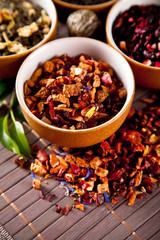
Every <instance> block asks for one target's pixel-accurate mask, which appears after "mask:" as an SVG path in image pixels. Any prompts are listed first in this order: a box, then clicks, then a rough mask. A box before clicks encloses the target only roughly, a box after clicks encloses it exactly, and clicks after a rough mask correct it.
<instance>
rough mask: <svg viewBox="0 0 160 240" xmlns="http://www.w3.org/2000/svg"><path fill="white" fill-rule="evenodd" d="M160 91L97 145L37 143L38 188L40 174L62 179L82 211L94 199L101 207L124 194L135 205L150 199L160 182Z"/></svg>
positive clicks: (35, 183) (33, 168)
mask: <svg viewBox="0 0 160 240" xmlns="http://www.w3.org/2000/svg"><path fill="white" fill-rule="evenodd" d="M159 93H160V92H159V91H158V92H157V94H152V96H151V97H149V98H146V99H143V101H144V102H145V103H147V104H148V106H147V107H146V108H144V109H142V110H140V111H135V110H134V109H131V111H130V113H129V115H128V119H127V120H126V121H125V123H124V124H123V125H122V127H121V128H120V129H119V130H118V131H117V132H116V133H114V134H113V135H112V136H111V137H110V138H108V139H106V140H105V141H103V142H101V143H99V144H97V145H94V146H91V147H87V148H82V149H68V148H65V147H63V148H61V147H57V146H53V147H52V150H51V152H50V154H48V153H47V152H46V151H45V150H44V149H40V148H39V147H38V146H35V145H34V146H33V147H32V150H33V154H34V155H35V159H36V160H35V162H34V163H32V164H31V167H30V169H31V171H32V172H31V174H32V179H33V187H34V188H36V189H40V184H41V181H40V180H39V179H36V177H35V175H34V174H37V175H40V176H41V175H43V176H44V178H45V179H47V178H53V179H58V180H59V181H60V184H61V185H63V186H65V188H66V190H67V192H66V193H67V194H69V193H70V196H72V197H73V199H74V200H75V205H74V206H73V207H76V208H78V209H80V210H82V211H84V205H86V204H87V205H88V204H92V203H93V202H95V203H96V205H97V206H100V205H101V204H103V203H104V202H110V201H111V202H112V203H113V204H116V203H117V202H119V201H120V198H121V197H124V198H125V199H128V205H129V206H132V205H133V204H134V202H135V200H136V199H141V198H144V197H147V195H148V194H150V193H152V191H153V188H154V187H155V186H156V185H157V183H159V182H160V175H159V172H160V94H159ZM16 162H17V163H21V160H17V161H16ZM39 191H40V193H41V197H42V198H44V197H45V196H44V195H43V193H42V191H41V190H39ZM52 197H54V196H51V198H52ZM50 201H51V199H50ZM69 210H70V209H69V208H68V207H66V208H65V209H63V211H62V209H61V208H60V207H59V206H58V205H57V212H60V213H62V214H67V213H68V211H69ZM61 211H62V212H61Z"/></svg>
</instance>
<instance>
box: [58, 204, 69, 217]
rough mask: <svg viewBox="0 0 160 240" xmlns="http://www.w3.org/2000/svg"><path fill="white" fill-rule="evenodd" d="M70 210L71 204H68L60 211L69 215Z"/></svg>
mask: <svg viewBox="0 0 160 240" xmlns="http://www.w3.org/2000/svg"><path fill="white" fill-rule="evenodd" d="M69 211H70V208H69V206H68V205H67V206H66V207H64V208H63V209H62V210H61V211H60V213H61V214H63V215H67V214H68V212H69Z"/></svg>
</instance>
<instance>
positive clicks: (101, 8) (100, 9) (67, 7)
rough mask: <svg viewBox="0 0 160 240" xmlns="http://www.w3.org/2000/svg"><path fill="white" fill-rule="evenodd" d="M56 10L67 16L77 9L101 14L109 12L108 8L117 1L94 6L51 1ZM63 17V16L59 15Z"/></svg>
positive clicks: (112, 0)
mask: <svg viewBox="0 0 160 240" xmlns="http://www.w3.org/2000/svg"><path fill="white" fill-rule="evenodd" d="M52 1H53V2H54V3H55V5H56V7H57V9H58V10H59V13H64V12H65V14H66V15H67V13H68V14H69V13H71V12H73V11H76V10H78V9H89V10H92V11H94V12H95V13H97V14H102V13H105V12H106V11H108V10H109V8H110V7H111V6H112V5H113V4H114V3H115V2H117V0H111V1H108V2H106V3H101V4H95V5H78V4H72V3H67V2H64V1H61V0H52ZM61 15H62V16H63V14H61Z"/></svg>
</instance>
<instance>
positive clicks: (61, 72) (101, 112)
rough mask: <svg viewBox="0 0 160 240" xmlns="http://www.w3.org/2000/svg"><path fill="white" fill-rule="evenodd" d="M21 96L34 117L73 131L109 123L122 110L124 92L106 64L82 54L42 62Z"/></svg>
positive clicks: (125, 93) (27, 82)
mask: <svg viewBox="0 0 160 240" xmlns="http://www.w3.org/2000/svg"><path fill="white" fill-rule="evenodd" d="M24 95H25V101H26V104H27V106H28V108H29V109H30V111H31V112H32V113H33V114H34V115H35V116H36V117H38V118H39V119H41V120H42V121H44V122H45V123H48V124H51V125H55V126H57V127H61V128H65V129H72V130H75V129H86V128H91V127H95V126H98V125H100V124H102V123H104V122H106V121H108V120H109V119H111V118H112V117H113V116H115V115H116V114H117V113H118V112H119V111H120V109H121V108H122V107H123V105H124V103H125V100H126V95H127V91H126V89H125V88H124V86H123V84H122V82H121V81H120V80H119V79H118V78H117V76H116V74H115V72H114V70H113V69H112V68H111V67H110V66H109V64H107V63H105V62H104V61H102V60H100V61H95V60H93V59H92V58H91V57H89V56H86V55H84V54H82V55H81V56H78V57H76V58H74V57H70V56H68V55H63V56H60V57H54V58H53V59H51V60H50V61H47V62H45V63H44V65H43V66H42V67H40V68H38V69H37V70H36V71H35V72H34V74H33V75H32V77H31V79H30V80H28V81H26V83H25V85H24Z"/></svg>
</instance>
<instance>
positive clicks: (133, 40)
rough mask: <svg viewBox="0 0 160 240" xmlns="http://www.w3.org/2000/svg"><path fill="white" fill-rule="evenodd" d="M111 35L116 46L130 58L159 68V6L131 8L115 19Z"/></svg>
mask: <svg viewBox="0 0 160 240" xmlns="http://www.w3.org/2000/svg"><path fill="white" fill-rule="evenodd" d="M112 33H113V38H114V41H115V43H116V44H117V46H118V47H119V48H120V49H121V50H122V51H123V52H124V53H125V54H126V55H128V56H129V57H130V58H132V59H134V60H136V61H138V62H141V63H143V64H145V65H148V66H154V67H160V6H158V5H146V6H145V5H140V6H138V5H135V6H132V7H131V8H129V9H128V10H126V11H124V12H122V13H120V14H119V16H118V17H117V18H116V20H115V21H114V24H113V28H112Z"/></svg>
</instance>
